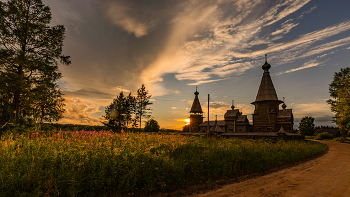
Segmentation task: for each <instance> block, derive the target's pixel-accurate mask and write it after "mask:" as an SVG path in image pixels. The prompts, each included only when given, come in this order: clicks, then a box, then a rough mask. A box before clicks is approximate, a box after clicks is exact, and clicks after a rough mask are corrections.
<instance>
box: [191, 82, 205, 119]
mask: <svg viewBox="0 0 350 197" xmlns="http://www.w3.org/2000/svg"><path fill="white" fill-rule="evenodd" d="M198 94H199V92H198V91H197V87H196V91H195V92H194V95H195V97H194V101H193V104H192V107H191V111H190V113H203V111H202V107H201V103H200V102H199V99H198Z"/></svg>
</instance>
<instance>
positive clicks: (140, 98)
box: [136, 84, 153, 132]
mask: <svg viewBox="0 0 350 197" xmlns="http://www.w3.org/2000/svg"><path fill="white" fill-rule="evenodd" d="M150 98H151V95H148V90H146V87H145V85H144V84H142V86H141V88H140V89H138V90H137V96H136V117H137V118H139V119H140V129H139V131H140V132H141V125H142V117H144V118H146V119H148V118H150V117H151V115H150V113H151V112H150V111H151V108H149V107H148V105H152V104H153V103H151V102H150V100H149V99H150Z"/></svg>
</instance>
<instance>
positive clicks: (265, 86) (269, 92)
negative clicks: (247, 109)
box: [255, 62, 278, 102]
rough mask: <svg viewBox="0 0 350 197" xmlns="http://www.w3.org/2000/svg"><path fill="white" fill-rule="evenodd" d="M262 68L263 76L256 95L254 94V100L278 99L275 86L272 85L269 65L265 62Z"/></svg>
mask: <svg viewBox="0 0 350 197" xmlns="http://www.w3.org/2000/svg"><path fill="white" fill-rule="evenodd" d="M262 68H263V70H264V74H263V77H262V79H261V83H260V87H259V91H258V95H257V96H256V99H255V102H257V101H266V100H276V101H277V100H278V98H277V94H276V90H275V87H274V86H273V83H272V80H271V76H270V72H269V69H270V68H271V65H270V64H269V63H267V62H265V64H264V65H263V66H262Z"/></svg>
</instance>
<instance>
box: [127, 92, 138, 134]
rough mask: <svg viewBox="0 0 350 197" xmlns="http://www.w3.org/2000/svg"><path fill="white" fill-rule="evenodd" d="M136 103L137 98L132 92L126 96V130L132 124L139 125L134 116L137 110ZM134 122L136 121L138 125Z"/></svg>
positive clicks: (133, 125)
mask: <svg viewBox="0 0 350 197" xmlns="http://www.w3.org/2000/svg"><path fill="white" fill-rule="evenodd" d="M135 103H136V99H135V97H134V96H132V95H131V92H130V93H129V95H128V96H127V97H126V98H125V105H126V107H127V110H126V111H125V122H126V123H125V127H126V130H127V128H128V127H129V125H130V124H131V126H132V127H137V121H136V118H135V117H134V116H133V115H134V113H135V110H136V109H135ZM133 123H136V125H135V124H133Z"/></svg>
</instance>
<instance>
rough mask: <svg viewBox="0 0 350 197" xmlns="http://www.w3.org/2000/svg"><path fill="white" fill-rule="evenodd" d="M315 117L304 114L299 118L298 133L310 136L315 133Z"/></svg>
mask: <svg viewBox="0 0 350 197" xmlns="http://www.w3.org/2000/svg"><path fill="white" fill-rule="evenodd" d="M314 121H315V118H313V117H311V116H310V117H309V116H305V117H303V118H302V119H301V120H300V123H299V131H298V133H300V134H303V135H308V136H312V135H314V133H315V125H314Z"/></svg>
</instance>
